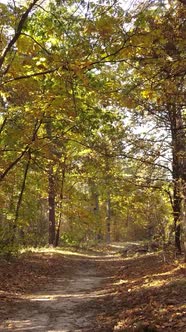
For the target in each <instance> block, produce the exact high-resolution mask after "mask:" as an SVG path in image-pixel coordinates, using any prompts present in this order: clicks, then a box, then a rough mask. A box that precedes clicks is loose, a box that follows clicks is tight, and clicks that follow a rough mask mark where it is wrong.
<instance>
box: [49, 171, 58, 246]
mask: <svg viewBox="0 0 186 332" xmlns="http://www.w3.org/2000/svg"><path fill="white" fill-rule="evenodd" d="M48 206H49V229H48V231H49V245H51V246H54V245H55V228H56V222H55V181H54V172H53V166H52V165H50V166H49V171H48Z"/></svg>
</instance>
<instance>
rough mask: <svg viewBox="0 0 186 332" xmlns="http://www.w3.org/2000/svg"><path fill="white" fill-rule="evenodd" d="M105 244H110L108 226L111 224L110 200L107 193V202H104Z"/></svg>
mask: <svg viewBox="0 0 186 332" xmlns="http://www.w3.org/2000/svg"><path fill="white" fill-rule="evenodd" d="M106 211H107V216H106V242H107V243H110V224H111V200H110V193H108V197H107V201H106Z"/></svg>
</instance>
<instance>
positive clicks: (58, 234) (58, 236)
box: [55, 155, 67, 247]
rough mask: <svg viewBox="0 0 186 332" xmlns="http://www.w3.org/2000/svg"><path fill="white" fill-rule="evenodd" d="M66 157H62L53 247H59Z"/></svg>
mask: <svg viewBox="0 0 186 332" xmlns="http://www.w3.org/2000/svg"><path fill="white" fill-rule="evenodd" d="M66 159H67V157H66V155H65V157H64V163H63V168H62V178H61V190H60V197H59V199H60V202H59V210H60V211H59V220H58V225H57V230H56V238H55V247H58V245H59V238H60V228H61V222H62V205H63V192H64V184H65V172H66Z"/></svg>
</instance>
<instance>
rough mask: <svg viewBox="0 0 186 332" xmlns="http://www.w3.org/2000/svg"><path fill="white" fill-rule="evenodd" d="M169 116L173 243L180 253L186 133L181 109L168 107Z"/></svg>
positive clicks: (185, 219)
mask: <svg viewBox="0 0 186 332" xmlns="http://www.w3.org/2000/svg"><path fill="white" fill-rule="evenodd" d="M169 117H170V123H171V134H172V155H173V180H174V192H173V195H174V197H173V214H174V223H175V245H176V248H177V250H178V252H179V253H181V225H182V226H183V229H184V230H185V229H186V217H185V214H186V210H185V209H186V204H185V202H186V189H185V188H186V134H185V125H184V119H183V114H182V110H180V109H175V108H174V107H169ZM184 236H185V235H184Z"/></svg>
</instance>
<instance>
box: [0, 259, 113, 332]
mask: <svg viewBox="0 0 186 332" xmlns="http://www.w3.org/2000/svg"><path fill="white" fill-rule="evenodd" d="M61 259H62V260H61ZM118 259H119V258H117V257H114V256H112V255H111V256H108V255H107V256H105V255H103V254H99V255H82V254H78V255H77V254H72V253H71V254H69V255H68V254H65V255H62V257H60V256H59V257H58V260H57V261H55V264H57V265H58V270H57V273H56V271H55V269H56V265H52V266H51V268H53V269H54V271H53V276H52V275H51V276H50V277H49V280H48V282H47V283H46V284H45V285H44V287H42V288H41V290H40V291H37V292H33V293H32V294H25V295H21V296H19V297H18V298H17V299H16V300H15V299H12V303H10V306H9V308H8V312H7V317H6V319H4V321H3V322H2V324H1V325H0V332H6V331H15V332H22V331H24V332H26V331H34V332H36V331H37V332H54V331H55V332H57V331H58V332H70V331H71V332H78V331H87V332H90V331H94V327H93V325H94V320H95V317H96V315H97V314H98V312H99V306H98V305H97V304H96V301H97V299H98V298H100V297H102V296H103V297H104V281H105V280H106V279H108V276H107V277H106V274H105V273H104V269H105V266H107V265H108V264H109V265H110V264H111V265H112V264H113V260H118ZM47 261H48V259H47ZM50 264H51V263H50V260H49V265H50ZM60 266H61V268H62V271H61V273H60ZM33 270H34V263H33ZM50 272H51V271H50ZM60 274H61V275H60ZM28 282H29V280H28ZM38 282H39V279H38ZM36 283H37V280H36ZM11 304H12V305H11Z"/></svg>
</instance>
